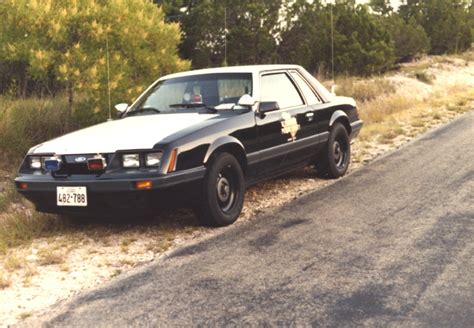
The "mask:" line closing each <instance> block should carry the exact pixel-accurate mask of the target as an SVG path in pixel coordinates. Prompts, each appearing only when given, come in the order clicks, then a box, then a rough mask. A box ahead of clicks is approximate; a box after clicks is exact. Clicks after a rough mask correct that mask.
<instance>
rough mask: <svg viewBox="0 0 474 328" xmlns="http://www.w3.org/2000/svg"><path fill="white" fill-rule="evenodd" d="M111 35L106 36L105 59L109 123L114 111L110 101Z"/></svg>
mask: <svg viewBox="0 0 474 328" xmlns="http://www.w3.org/2000/svg"><path fill="white" fill-rule="evenodd" d="M108 35H109V34H108V33H106V34H105V52H106V55H105V58H106V61H107V95H108V98H109V118H108V119H107V121H112V109H111V101H110V66H109V36H108Z"/></svg>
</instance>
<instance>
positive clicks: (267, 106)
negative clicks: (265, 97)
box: [258, 101, 280, 114]
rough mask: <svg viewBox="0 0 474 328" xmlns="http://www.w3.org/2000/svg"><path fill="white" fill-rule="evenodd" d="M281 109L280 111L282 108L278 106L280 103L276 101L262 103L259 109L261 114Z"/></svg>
mask: <svg viewBox="0 0 474 328" xmlns="http://www.w3.org/2000/svg"><path fill="white" fill-rule="evenodd" d="M279 109H280V106H279V105H278V102H276V101H262V102H260V106H259V107H258V111H259V112H260V113H261V114H265V113H268V112H273V111H276V110H279Z"/></svg>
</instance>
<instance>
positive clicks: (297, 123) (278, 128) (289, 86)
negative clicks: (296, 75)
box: [256, 71, 314, 176]
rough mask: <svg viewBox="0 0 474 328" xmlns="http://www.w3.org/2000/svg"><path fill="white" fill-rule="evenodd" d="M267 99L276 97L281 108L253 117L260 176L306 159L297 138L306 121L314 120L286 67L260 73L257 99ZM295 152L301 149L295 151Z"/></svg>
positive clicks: (302, 132)
mask: <svg viewBox="0 0 474 328" xmlns="http://www.w3.org/2000/svg"><path fill="white" fill-rule="evenodd" d="M270 101H276V102H277V103H278V105H279V107H280V109H279V110H276V111H272V112H267V113H265V114H262V115H257V118H256V122H257V130H258V142H259V148H260V165H259V174H261V175H262V176H271V175H276V174H278V173H280V172H282V171H285V170H286V169H287V167H288V165H290V164H291V165H293V164H295V163H296V162H303V161H304V160H306V159H307V157H308V154H307V153H306V152H304V150H303V148H302V147H301V146H302V144H301V143H300V142H299V141H300V140H302V139H304V138H305V137H306V136H307V135H308V133H309V130H306V128H307V124H308V122H310V121H312V120H314V113H313V114H312V115H313V118H310V117H311V114H309V113H310V112H312V108H310V107H308V106H307V105H306V103H305V100H304V98H303V96H302V94H301V91H300V90H299V88H298V87H297V86H296V83H295V81H294V80H293V78H292V77H291V76H290V73H289V72H287V71H276V72H275V71H272V72H269V73H263V74H261V77H260V103H262V102H270ZM308 114H309V115H308ZM307 115H308V116H307ZM297 152H301V153H300V154H295V153H297ZM290 156H296V157H297V159H296V161H294V159H291V160H289V158H290Z"/></svg>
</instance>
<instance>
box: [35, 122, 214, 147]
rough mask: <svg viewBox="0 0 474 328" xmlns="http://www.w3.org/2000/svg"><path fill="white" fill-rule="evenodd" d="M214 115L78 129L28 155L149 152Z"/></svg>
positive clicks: (105, 124)
mask: <svg viewBox="0 0 474 328" xmlns="http://www.w3.org/2000/svg"><path fill="white" fill-rule="evenodd" d="M216 116H217V115H216V114H198V113H182V114H155V115H142V116H132V117H127V118H124V119H120V120H115V121H109V122H106V123H102V124H98V125H94V126H91V127H88V128H85V129H82V130H78V131H75V132H72V133H69V134H66V135H64V136H62V137H59V138H56V139H52V140H50V141H47V142H44V143H42V144H40V145H37V146H35V147H33V148H31V149H30V151H29V153H30V154H40V153H55V154H61V155H69V154H93V153H113V152H115V151H117V150H128V149H151V148H153V146H154V145H155V144H156V143H158V142H159V141H161V140H163V139H164V138H166V137H167V136H169V135H171V134H173V133H176V132H179V131H180V130H183V129H186V128H188V127H191V126H193V125H197V124H199V123H201V122H203V121H206V120H209V119H212V118H214V117H216Z"/></svg>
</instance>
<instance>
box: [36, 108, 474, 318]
mask: <svg viewBox="0 0 474 328" xmlns="http://www.w3.org/2000/svg"><path fill="white" fill-rule="evenodd" d="M262 197H272V195H262ZM43 320H46V321H44V324H46V325H47V326H68V327H69V326H90V327H92V326H93V327H95V326H150V325H153V326H168V325H205V326H224V325H234V324H236V325H238V326H241V325H245V324H247V325H250V326H256V325H261V326H265V325H271V326H276V325H279V326H301V325H314V326H359V325H368V326H403V327H407V326H417V327H418V326H426V327H434V326H444V327H446V326H449V327H473V326H474V111H471V112H470V113H468V114H466V115H464V116H462V117H461V118H459V119H457V120H455V121H454V122H452V123H450V124H448V125H446V126H444V127H441V128H438V129H437V130H435V131H432V132H430V133H428V134H426V135H425V136H423V137H422V138H420V139H418V140H417V141H415V142H412V143H410V144H408V145H407V146H405V147H403V148H402V149H401V150H399V151H397V152H394V153H392V154H390V155H388V156H385V157H383V158H381V159H379V160H377V161H375V162H373V163H372V164H370V165H368V166H366V167H364V168H362V169H360V170H358V171H356V172H354V173H353V174H351V175H349V176H347V177H345V178H343V179H340V180H339V181H337V182H336V183H334V184H332V185H330V186H329V187H326V188H323V189H321V190H318V191H316V192H314V193H312V194H310V195H307V196H305V197H303V198H301V199H298V200H297V201H294V202H292V203H290V204H288V205H286V206H284V207H282V208H280V209H276V210H275V212H274V213H273V214H271V215H266V216H263V217H261V218H259V219H258V220H253V221H251V222H249V223H247V224H242V225H240V226H236V227H234V228H231V229H228V230H226V231H225V232H224V233H222V234H219V235H218V236H216V237H214V238H211V239H210V240H207V241H204V242H201V243H198V244H195V245H192V246H188V247H185V248H182V249H180V250H177V251H176V252H174V253H173V254H171V255H170V256H169V258H166V259H164V260H162V261H159V263H156V264H153V265H150V266H148V267H146V268H143V269H141V270H140V271H138V272H136V273H134V274H132V275H129V276H127V277H125V278H123V279H120V280H118V281H116V282H113V283H111V284H109V285H107V286H104V287H103V288H101V289H99V290H97V291H94V292H91V293H89V294H85V295H82V296H81V297H79V298H77V299H75V300H74V301H72V302H70V303H68V304H63V305H61V306H58V307H57V308H56V309H55V310H54V311H53V312H51V313H50V314H48V316H47V317H44V318H43Z"/></svg>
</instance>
